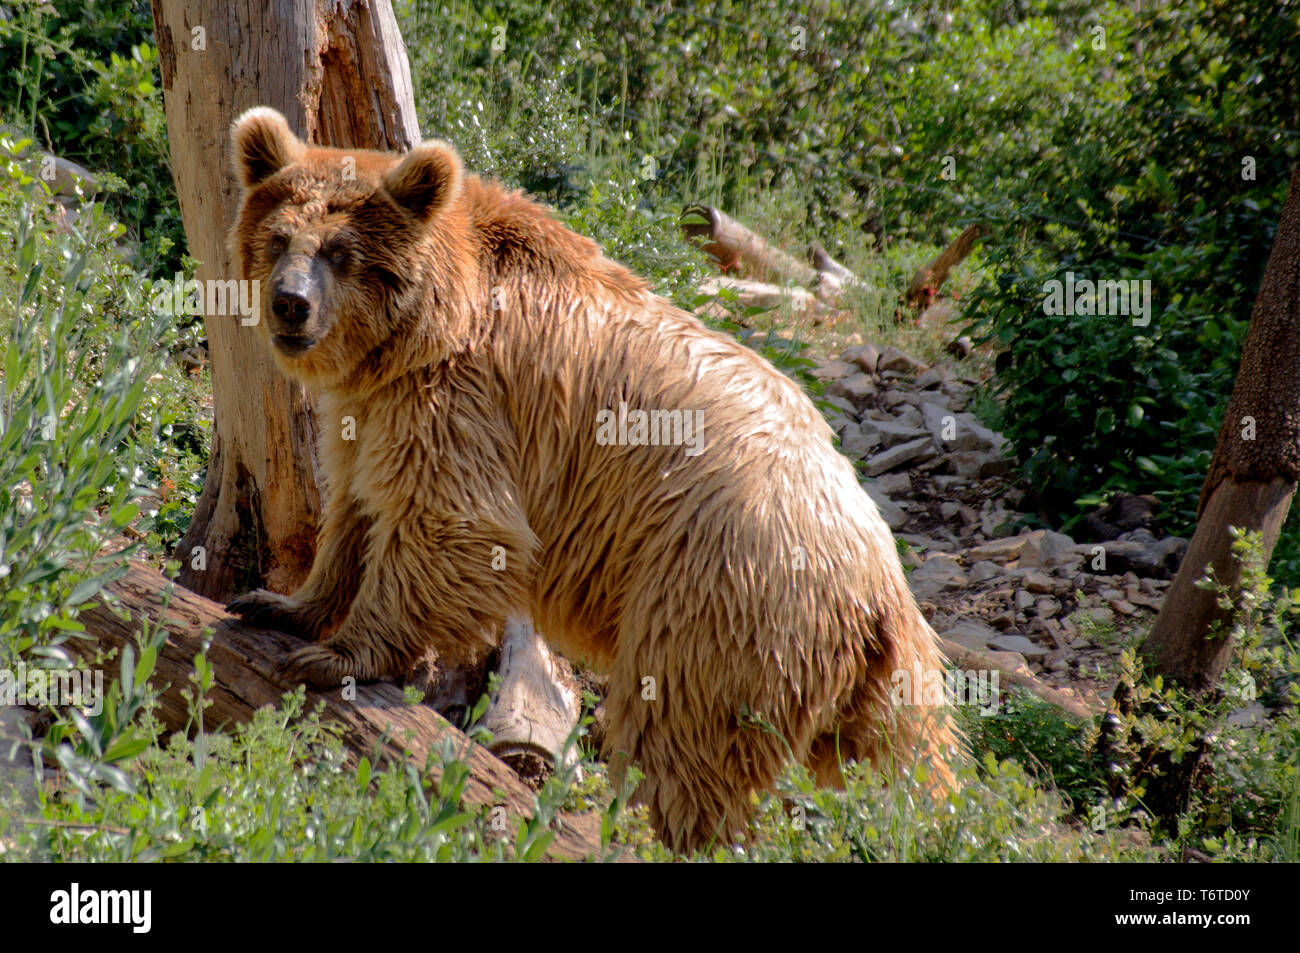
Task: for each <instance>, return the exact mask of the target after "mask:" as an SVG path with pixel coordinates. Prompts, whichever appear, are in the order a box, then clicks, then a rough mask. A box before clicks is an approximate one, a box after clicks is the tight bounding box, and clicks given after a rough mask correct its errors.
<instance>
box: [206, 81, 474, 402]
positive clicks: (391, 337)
mask: <svg viewBox="0 0 1300 953" xmlns="http://www.w3.org/2000/svg"><path fill="white" fill-rule="evenodd" d="M231 142H232V150H233V163H234V166H235V169H236V171H237V172H238V174H239V177H240V180H241V182H242V185H243V200H242V202H241V204H240V209H239V215H238V218H237V219H236V222H235V227H234V230H233V231H232V233H231V252H232V255H233V257H234V259H235V261H236V263H237V264H238V267H239V268H240V271H241V273H242V275H241V277H243V278H244V279H245V280H256V281H257V282H258V289H259V307H260V313H259V318H260V320H259V321H258V324H259V325H260V326H261V327H262V328H263V329H264V332H265V333H266V335H267V336H268V338H269V340H270V342H271V345H272V347H273V350H274V354H275V359H276V362H277V364H278V365H279V366H280V368H281V369H282V370H283V371H284V372H285V373H287V374H288V375H289V376H291V377H294V378H297V379H299V380H302V381H303V382H304V383H308V384H312V385H316V386H320V387H326V388H329V387H335V388H338V387H364V386H365V385H366V384H367V383H375V382H377V381H378V379H379V378H381V377H383V376H384V375H386V374H391V373H393V372H394V369H409V368H410V367H413V366H417V365H419V364H421V363H428V362H432V361H436V360H437V359H439V358H440V357H441V356H443V354H445V352H446V350H447V342H448V341H449V340H451V339H454V337H455V332H456V331H457V330H458V328H457V327H456V325H458V324H460V323H461V321H460V320H459V319H458V318H457V316H456V315H455V313H454V311H455V308H456V304H455V302H457V301H463V300H465V299H466V298H467V295H466V294H465V293H464V290H463V289H462V288H461V287H459V286H458V285H457V282H458V281H461V282H463V281H465V280H466V279H467V274H466V272H467V267H468V266H467V265H466V264H465V262H466V259H467V257H472V256H466V255H465V254H464V253H463V252H462V251H460V250H459V249H458V248H457V247H456V245H455V242H456V234H457V229H458V226H457V223H458V222H459V221H461V220H463V215H462V214H461V213H459V212H458V211H457V210H456V209H455V207H454V206H455V205H456V201H457V198H458V197H459V195H460V192H461V187H462V178H463V174H462V170H461V162H460V158H459V156H457V154H456V152H455V151H454V150H453V149H452V148H451V147H450V146H449V145H447V144H446V143H442V142H436V141H431V142H425V143H422V144H420V145H418V146H416V147H415V148H413V149H412V150H411V151H410V152H408V153H406V154H405V155H398V154H393V153H385V152H372V151H368V150H347V149H328V148H317V147H313V146H309V145H307V144H306V143H304V142H302V141H301V140H300V139H298V137H297V136H295V135H294V134H293V132H291V131H290V129H289V125H288V123H287V122H286V121H285V118H284V117H283V116H282V115H281V114H280V113H278V112H276V111H275V110H273V109H268V108H265V107H259V108H256V109H250V110H249V111H248V112H246V113H244V114H243V115H242V116H240V117H239V118H238V119H237V120H235V123H234V126H233V127H232V134H231Z"/></svg>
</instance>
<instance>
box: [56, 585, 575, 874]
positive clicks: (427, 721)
mask: <svg viewBox="0 0 1300 953" xmlns="http://www.w3.org/2000/svg"><path fill="white" fill-rule="evenodd" d="M167 585H168V583H167V580H166V579H165V578H163V576H161V575H160V574H159V573H158V572H156V571H155V570H153V569H151V568H150V567H148V566H144V565H141V564H139V563H134V564H132V566H131V568H130V571H129V572H128V573H127V575H126V576H125V577H124V578H123V579H121V580H119V581H117V582H115V583H112V584H111V585H109V586H108V587H107V589H106V593H107V594H109V595H111V596H112V597H114V598H115V600H116V601H117V604H118V608H117V609H115V608H111V607H109V606H108V605H106V604H105V603H104V602H103V601H102V599H101V600H96V602H95V604H94V605H92V606H91V607H90V608H89V609H86V610H84V611H82V613H81V614H80V615H79V616H78V621H80V622H81V623H82V624H83V625H84V626H85V627H86V634H87V635H88V636H90V637H91V638H88V639H80V638H79V639H72V640H70V641H69V642H67V643H66V645H67V647H68V648H70V649H72V650H74V651H77V652H79V653H80V654H82V655H83V656H84V657H85V658H86V660H87V661H88V662H90V663H91V664H92V666H93V665H95V664H96V654H97V653H98V652H99V650H100V649H103V650H105V651H107V650H109V649H118V650H120V649H121V648H122V647H123V646H125V645H128V644H132V645H133V644H134V641H135V633H136V632H137V631H138V630H139V622H138V621H136V620H138V619H140V618H141V617H148V618H150V619H152V620H154V621H155V622H163V623H164V624H165V625H166V627H167V630H168V634H167V640H166V642H165V643H164V644H163V647H162V650H161V651H160V652H159V654H158V661H157V665H156V667H155V669H154V675H153V678H152V681H153V683H154V684H155V685H156V686H159V687H162V694H161V696H160V697H159V704H158V706H157V708H156V709H155V712H154V714H155V716H156V717H157V718H158V719H159V720H160V721H161V722H162V724H163V725H164V727H165V728H167V729H168V730H170V731H179V730H183V729H184V728H185V727H186V725H187V724H188V723H189V702H188V701H187V700H186V698H185V697H184V695H183V694H182V693H183V692H185V691H186V690H187V689H188V687H189V675H190V673H191V672H193V670H194V657H195V656H196V655H198V654H199V652H200V651H202V650H203V643H204V639H205V634H204V633H205V632H208V631H210V632H211V633H212V637H211V643H210V645H209V646H208V648H207V658H208V661H209V662H210V663H211V665H212V670H213V675H214V678H215V683H214V685H213V687H212V689H211V691H210V692H208V694H207V698H208V700H209V701H211V703H212V704H211V707H209V708H207V709H205V711H204V716H203V717H204V720H205V723H206V724H208V725H227V724H242V723H244V722H246V721H248V720H249V719H250V718H251V717H252V715H253V712H254V711H256V710H257V709H258V708H260V707H262V706H263V705H277V704H279V702H280V698H281V696H282V695H284V693H285V692H287V691H292V690H293V689H294V687H295V686H294V685H292V684H289V683H285V682H281V681H279V680H278V679H277V678H276V676H275V667H276V665H277V664H278V663H279V662H280V661H281V659H282V658H283V657H284V655H285V654H286V653H287V652H289V651H290V650H292V649H294V648H298V647H300V646H301V645H302V642H301V640H299V639H297V638H295V637H293V636H290V635H285V634H283V633H280V632H272V631H268V630H266V629H255V628H253V627H252V626H249V625H246V624H245V623H243V622H241V621H239V620H238V619H234V618H231V617H230V616H228V615H226V613H225V612H224V611H223V610H222V608H221V606H220V605H218V604H217V603H215V602H211V601H209V600H207V599H205V598H203V597H202V596H198V595H195V594H194V593H191V592H188V591H186V590H185V589H183V588H181V587H179V586H178V587H176V588H175V590H174V591H173V593H172V596H171V601H170V604H169V605H168V606H167V607H166V609H164V608H163V603H162V598H161V593H162V592H163V590H164V589H165V588H166V587H167ZM119 609H127V610H129V611H130V613H131V618H129V619H125V620H124V619H123V618H122V617H121V615H120V613H119ZM318 704H319V705H322V706H323V712H324V714H325V716H326V717H328V718H331V719H333V720H335V721H337V722H340V723H341V724H343V725H344V726H345V727H346V729H347V730H346V732H345V733H344V735H343V744H344V746H345V747H346V749H347V751H348V752H349V756H350V759H351V760H352V762H353V763H355V762H356V761H357V760H358V759H360V758H362V757H372V756H373V755H374V754H375V752H376V751H379V752H380V753H381V754H382V755H383V756H384V757H387V758H399V759H400V758H407V759H409V760H410V761H411V762H412V763H413V764H414V765H415V766H416V767H417V768H418V769H419V770H421V771H423V770H424V766H425V763H426V762H425V759H426V757H427V756H428V754H429V752H430V751H434V752H437V751H439V750H441V748H442V745H443V743H444V741H446V740H447V739H451V741H452V744H453V748H454V750H455V751H456V752H457V757H458V758H459V759H460V760H461V761H464V762H465V763H466V764H468V765H469V768H470V781H469V784H468V786H467V788H466V794H465V800H466V802H467V803H468V804H470V805H472V806H477V807H481V806H484V805H494V806H496V805H500V806H502V807H504V808H505V810H506V813H507V821H508V823H507V825H506V829H507V831H510V832H513V831H515V830H516V829H517V828H518V825H519V820H520V819H521V818H523V817H530V816H531V815H532V811H533V809H534V796H533V791H532V789H531V788H529V787H528V786H527V785H525V784H524V783H523V782H521V781H520V780H519V778H517V777H516V776H515V773H514V772H513V771H512V770H511V769H510V768H509V767H508V766H507V765H505V764H504V763H502V762H501V761H499V760H497V759H496V758H495V757H493V756H492V755H491V754H489V753H488V752H487V751H486V750H485V749H484V748H482V747H480V746H479V745H477V744H475V743H474V742H473V741H471V740H470V739H469V738H468V737H467V736H466V735H464V734H462V733H461V732H460V731H459V730H457V729H456V728H455V727H453V726H452V725H451V724H450V723H449V722H448V721H447V720H446V719H444V718H443V717H442V716H441V715H439V714H438V713H437V712H436V711H434V710H433V709H432V708H431V707H429V706H428V705H423V704H420V705H413V704H410V703H408V702H406V701H405V700H404V698H403V696H402V690H401V689H400V688H397V687H396V686H394V685H389V684H386V683H378V684H374V685H358V686H356V688H355V697H352V698H348V697H345V695H344V691H343V690H342V689H332V690H330V691H325V692H316V691H312V690H311V689H308V690H307V710H308V711H311V710H312V709H314V708H315V707H316V705H318ZM435 761H436V759H435ZM436 771H437V769H436V768H435V780H436ZM557 828H558V831H559V832H558V834H557V836H556V839H555V841H554V843H553V844H552V845H551V851H550V852H551V854H552V856H555V857H561V858H569V859H572V858H580V857H585V856H588V855H590V854H593V853H595V852H596V851H597V850H598V849H599V846H600V835H599V830H600V822H599V818H598V817H597V815H595V814H561V815H560V816H559V818H558V821H557Z"/></svg>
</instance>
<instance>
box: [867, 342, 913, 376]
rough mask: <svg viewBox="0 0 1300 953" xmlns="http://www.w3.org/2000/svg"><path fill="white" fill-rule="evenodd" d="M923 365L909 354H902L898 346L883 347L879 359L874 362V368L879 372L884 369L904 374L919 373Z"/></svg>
mask: <svg viewBox="0 0 1300 953" xmlns="http://www.w3.org/2000/svg"><path fill="white" fill-rule="evenodd" d="M924 367H925V365H924V364H922V363H921V362H920V361H918V360H917V359H916V358H914V357H912V356H911V355H909V354H904V353H903V352H902V351H900V350H899V349H898V348H896V347H893V346H892V345H891V346H890V347H887V348H885V350H884V351H883V352H881V355H880V360H879V361H877V362H876V370H877V372H879V373H884V372H885V371H899V372H901V373H904V374H919V373H920V372H921V370H922V369H924Z"/></svg>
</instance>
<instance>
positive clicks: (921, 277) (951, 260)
mask: <svg viewBox="0 0 1300 953" xmlns="http://www.w3.org/2000/svg"><path fill="white" fill-rule="evenodd" d="M983 234H984V226H982V225H970V226H967V227H966V229H964V230H963V231H962V233H961V234H960V235H958V236H957V237H956V238H954V239H953V241H952V244H950V245H949V246H948V247H947V248H945V249H944V250H943V251H941V252H939V254H938V255H937V256H935V259H934V261H932V262H930V264H928V265H926V266H925V267H924V268H918V269H917V271H916V274H914V275H913V276H912V280H911V282H910V283H909V284H908V286H907V291H905V292H904V293H903V303H904V304H905V305H907V306H908V307H909V308H913V309H915V310H917V311H920V310H922V309H924V308H925V307H926V306H927V305H928V304H929V303H930V302H931V301H933V300H934V296H935V295H936V294H937V293H938V291H939V289H940V288H941V287H942V286H943V283H944V282H945V281H947V280H948V272H950V271H952V270H953V269H954V268H956V267H957V266H958V265H960V264H961V263H962V262H963V261H965V260H966V256H967V255H969V254H970V253H971V251H972V250H973V249H974V248H975V242H976V240H977V239H979V237H980V236H981V235H983Z"/></svg>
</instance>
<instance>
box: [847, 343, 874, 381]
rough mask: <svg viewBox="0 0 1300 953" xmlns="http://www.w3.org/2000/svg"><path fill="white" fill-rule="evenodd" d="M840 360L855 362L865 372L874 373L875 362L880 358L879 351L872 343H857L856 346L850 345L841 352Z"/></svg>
mask: <svg viewBox="0 0 1300 953" xmlns="http://www.w3.org/2000/svg"><path fill="white" fill-rule="evenodd" d="M840 360H841V361H848V362H849V363H850V364H856V365H857V366H858V367H860V368H862V370H863V371H865V372H866V373H868V374H874V373H875V372H876V362H877V361H879V360H880V352H879V351H878V350H876V346H875V345H874V344H871V343H867V344H859V345H858V346H857V347H851V348H849V349H848V350H847V351H845V352H844V353H843V354H841V355H840Z"/></svg>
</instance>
